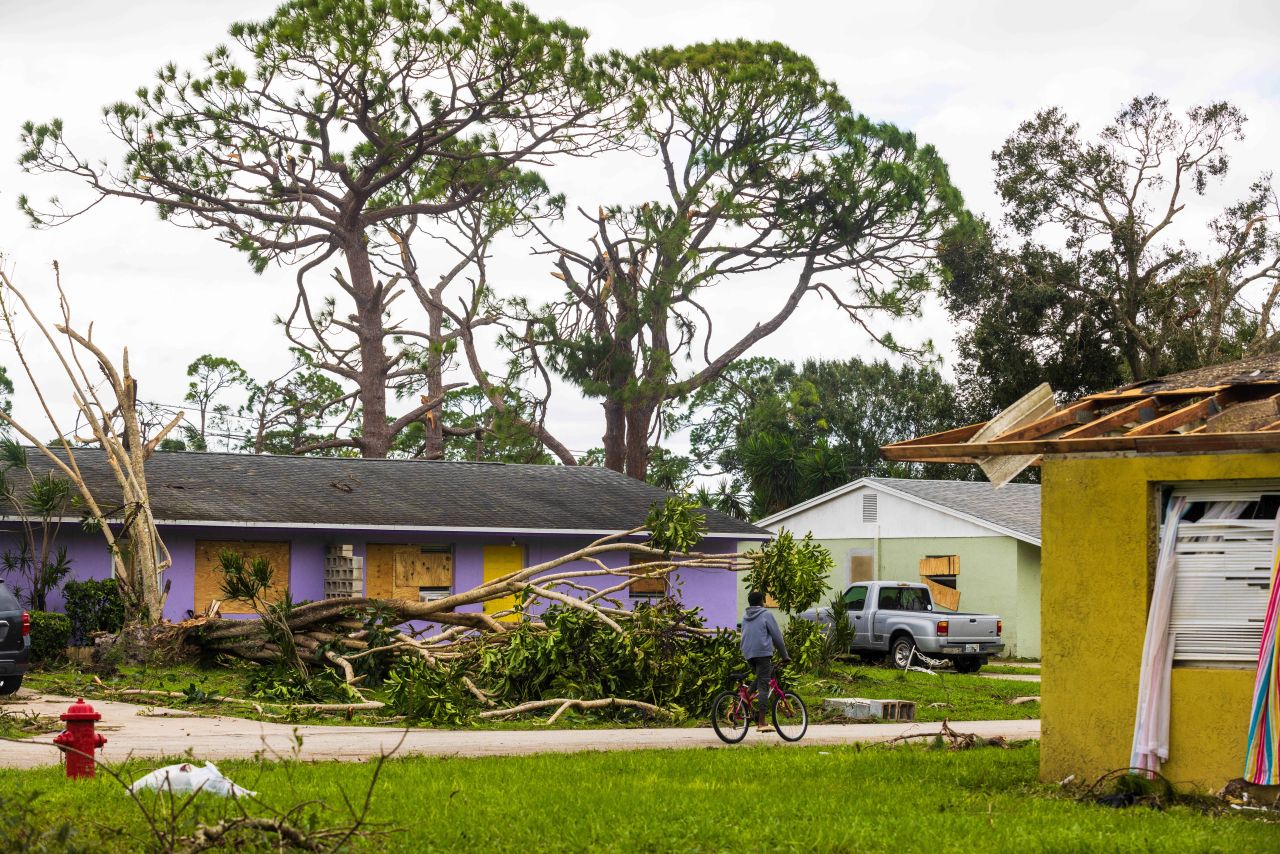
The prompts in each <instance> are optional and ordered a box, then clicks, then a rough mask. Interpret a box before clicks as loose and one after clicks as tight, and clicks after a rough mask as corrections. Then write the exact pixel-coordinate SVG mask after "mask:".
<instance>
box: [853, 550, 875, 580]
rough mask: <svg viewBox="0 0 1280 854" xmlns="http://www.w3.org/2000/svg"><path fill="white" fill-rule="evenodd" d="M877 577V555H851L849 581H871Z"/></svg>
mask: <svg viewBox="0 0 1280 854" xmlns="http://www.w3.org/2000/svg"><path fill="white" fill-rule="evenodd" d="M874 577H875V555H873V554H857V553H855V554H852V555H850V556H849V583H850V584H853V583H856V582H858V581H871V580H872V579H873V578H874Z"/></svg>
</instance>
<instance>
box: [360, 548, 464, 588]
mask: <svg viewBox="0 0 1280 854" xmlns="http://www.w3.org/2000/svg"><path fill="white" fill-rule="evenodd" d="M452 591H453V547H452V546H449V545H447V544H436V543H431V544H427V545H423V544H421V543H417V544H390V543H369V544H368V545H367V546H366V547H365V595H366V596H368V597H369V598H371V599H401V600H404V601H406V602H425V601H428V600H430V599H440V598H443V597H445V596H448V595H449V594H450V593H451V592H452Z"/></svg>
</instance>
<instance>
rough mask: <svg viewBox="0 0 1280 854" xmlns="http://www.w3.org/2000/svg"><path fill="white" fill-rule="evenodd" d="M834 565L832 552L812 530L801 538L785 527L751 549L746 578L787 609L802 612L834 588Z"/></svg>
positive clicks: (752, 588) (748, 585)
mask: <svg viewBox="0 0 1280 854" xmlns="http://www.w3.org/2000/svg"><path fill="white" fill-rule="evenodd" d="M833 566H835V562H834V560H833V559H832V557H831V552H829V551H827V550H826V548H825V547H823V546H822V545H820V544H819V543H818V542H817V541H815V540H814V539H813V534H812V533H809V534H805V535H804V539H802V540H797V539H796V538H795V535H793V534H792V533H791V532H790V531H787V530H785V529H784V530H782V531H781V532H779V533H778V536H776V537H774V539H773V541H772V542H769V543H766V544H765V545H763V546H761V547H760V550H759V551H756V552H752V553H751V570H750V571H749V572H748V573H747V576H746V579H745V580H744V581H745V584H746V585H747V589H748V590H759V591H760V592H761V593H763V594H765V595H766V596H772V597H773V598H774V600H775V601H776V602H777V603H778V607H779V608H781V609H782V610H783V611H786V612H787V613H788V614H798V613H800V612H801V611H804V610H807V609H809V608H811V607H813V605H814V603H815V602H817V601H818V600H819V599H821V598H822V595H823V594H824V593H826V592H827V590H828V589H830V585H829V584H827V578H828V576H830V575H831V569H832V567H833Z"/></svg>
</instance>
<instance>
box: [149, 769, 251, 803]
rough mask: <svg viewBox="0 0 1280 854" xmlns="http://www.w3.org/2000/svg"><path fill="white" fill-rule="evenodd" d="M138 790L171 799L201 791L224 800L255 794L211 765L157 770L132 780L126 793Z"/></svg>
mask: <svg viewBox="0 0 1280 854" xmlns="http://www.w3.org/2000/svg"><path fill="white" fill-rule="evenodd" d="M142 789H156V790H158V791H162V792H167V791H172V792H173V793H174V794H175V795H180V794H185V793H188V792H195V791H201V792H210V793H212V794H215V795H221V796H222V797H224V798H226V797H232V798H240V797H246V796H247V797H253V796H254V795H256V794H258V793H257V792H251V791H249V790H248V789H242V788H240V787H239V786H237V785H236V784H235V783H233V782H231V781H230V780H228V779H227V778H226V777H224V776H222V772H221V771H219V770H218V766H216V765H214V764H213V763H212V762H206V763H204V767H203V768H197V767H196V766H194V765H192V764H191V763H189V762H184V763H182V764H181V765H166V766H165V767H163V768H157V769H156V770H154V771H152V772H151V773H150V774H146V775H144V776H142V777H139V778H138V779H137V780H134V781H133V785H132V786H130V787H129V791H130V792H138V791H141V790H142Z"/></svg>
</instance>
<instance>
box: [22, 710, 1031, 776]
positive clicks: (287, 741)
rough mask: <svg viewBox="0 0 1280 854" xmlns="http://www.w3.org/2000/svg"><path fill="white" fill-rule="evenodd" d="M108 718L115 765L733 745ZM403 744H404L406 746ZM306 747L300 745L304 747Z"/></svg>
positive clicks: (767, 738) (837, 736) (29, 749)
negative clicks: (140, 760)
mask: <svg viewBox="0 0 1280 854" xmlns="http://www.w3.org/2000/svg"><path fill="white" fill-rule="evenodd" d="M71 702H72V700H71V699H70V698H67V697H52V696H47V695H46V696H27V697H25V698H21V699H18V700H17V701H16V702H15V701H12V700H11V701H9V702H6V703H5V704H4V705H3V706H2V707H0V708H3V709H4V710H6V711H10V712H18V713H21V712H24V711H31V712H38V713H39V714H41V715H53V716H57V715H58V714H60V713H62V712H63V711H65V709H66V707H67V706H68V705H69V704H70V703H71ZM90 702H91V703H92V704H93V707H94V708H95V709H96V710H97V711H99V712H101V713H102V722H101V723H100V724H99V731H100V732H102V733H103V734H104V735H105V736H106V737H107V746H106V747H105V748H104V749H103V751H102V753H101V754H99V756H100V758H102V759H104V760H106V761H108V762H120V761H122V760H124V759H127V758H129V757H152V758H160V757H172V756H181V755H183V754H185V753H186V752H187V751H190V752H191V755H192V756H193V757H194V758H195V759H196V760H213V761H218V760H221V759H249V758H253V757H255V756H263V757H267V758H273V757H274V758H297V759H305V760H323V759H337V760H344V761H356V762H358V761H363V760H367V759H370V758H376V757H377V756H378V755H379V753H381V752H383V751H391V750H393V749H395V748H396V746H397V744H399V745H400V746H399V750H398V751H397V755H422V756H514V755H519V754H528V753H569V752H576V751H582V750H642V749H655V748H708V747H727V746H729V745H725V744H724V743H723V742H721V741H720V739H718V738H717V737H716V734H715V733H714V732H713V731H712V730H711V728H710V727H698V728H683V729H675V728H652V729H589V730H583V729H579V730H570V729H547V730H518V731H494V730H433V729H410V730H409V731H408V732H407V733H406V732H405V730H403V729H396V728H393V727H356V726H315V725H307V726H291V725H289V724H277V723H264V722H261V721H251V720H245V719H243V718H232V717H221V716H207V717H203V716H202V717H185V716H183V717H169V716H154V715H166V714H167V713H169V712H170V710H166V709H153V708H152V707H148V706H138V705H133V704H131V703H116V702H111V701H106V700H90ZM938 728H939V725H938V724H936V723H935V724H923V723H915V724H856V723H850V724H814V725H811V726H810V727H809V732H808V734H807V735H806V736H805V737H804V739H803V740H801V741H800V742H799V744H801V745H835V744H853V743H857V742H863V743H871V742H881V741H889V740H891V739H894V738H897V737H899V736H902V735H908V734H928V733H935V732H937V731H938ZM953 729H955V730H956V731H957V732H962V733H974V734H975V735H978V736H982V737H984V738H993V737H995V736H1001V737H1003V738H1006V739H1010V740H1024V739H1038V738H1039V737H1040V721H1038V720H1031V721H1027V720H1022V721H964V722H960V723H956V724H953ZM402 738H403V742H401V739H402ZM52 739H53V736H52V735H45V736H39V737H37V738H34V739H32V740H31V741H30V742H26V743H22V744H18V743H14V742H0V766H4V767H10V768H34V767H38V766H41V765H56V764H58V761H59V755H58V750H57V749H56V748H55V747H53V745H52V744H51V742H52ZM299 742H300V743H299ZM761 743H765V744H785V743H786V742H783V741H782V740H781V739H779V738H778V737H777V736H776V735H772V734H756V733H755V732H752V733H750V734H749V735H748V736H747V738H746V740H745V741H744V742H743V744H761Z"/></svg>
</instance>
